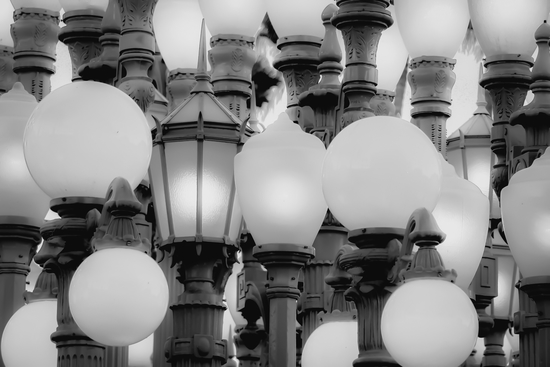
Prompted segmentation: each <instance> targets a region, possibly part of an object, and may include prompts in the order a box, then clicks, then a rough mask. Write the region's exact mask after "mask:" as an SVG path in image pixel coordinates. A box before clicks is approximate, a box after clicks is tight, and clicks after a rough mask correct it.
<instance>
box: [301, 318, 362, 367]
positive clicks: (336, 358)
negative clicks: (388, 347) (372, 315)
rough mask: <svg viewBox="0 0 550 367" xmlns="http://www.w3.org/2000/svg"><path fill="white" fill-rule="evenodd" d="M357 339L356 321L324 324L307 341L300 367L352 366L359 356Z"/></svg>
mask: <svg viewBox="0 0 550 367" xmlns="http://www.w3.org/2000/svg"><path fill="white" fill-rule="evenodd" d="M335 336H337V337H335ZM357 339H358V338H357V320H351V319H350V320H348V321H344V320H338V321H329V322H325V323H323V324H321V325H320V326H319V327H318V328H316V329H315V330H314V331H313V333H312V334H311V335H310V336H309V338H308V339H307V342H306V345H305V346H304V349H303V351H302V366H303V367H334V366H352V365H353V361H354V360H355V359H356V358H357V356H358V355H359V347H358V344H357Z"/></svg>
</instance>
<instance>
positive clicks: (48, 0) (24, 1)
mask: <svg viewBox="0 0 550 367" xmlns="http://www.w3.org/2000/svg"><path fill="white" fill-rule="evenodd" d="M4 1H5V0H4ZM11 3H12V5H13V8H14V9H21V8H39V9H46V10H49V11H57V12H58V11H60V10H61V5H60V4H59V0H11Z"/></svg>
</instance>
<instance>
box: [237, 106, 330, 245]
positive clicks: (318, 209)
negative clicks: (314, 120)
mask: <svg viewBox="0 0 550 367" xmlns="http://www.w3.org/2000/svg"><path fill="white" fill-rule="evenodd" d="M324 155H325V146H324V145H323V143H322V142H321V140H319V139H318V138H316V137H314V136H313V135H310V134H307V133H305V132H303V131H302V129H301V128H300V127H299V126H298V125H297V124H294V123H293V122H292V121H291V120H290V118H289V117H288V115H287V114H286V113H284V112H283V113H281V114H280V115H279V118H278V119H277V121H275V122H274V123H273V124H271V125H270V126H269V127H268V128H267V129H266V130H265V131H264V132H263V133H262V134H259V135H256V136H254V137H252V138H251V139H249V140H248V141H247V143H246V144H245V145H244V147H243V150H242V151H241V152H240V153H239V154H237V156H236V157H235V183H236V187H237V195H238V197H239V202H240V204H241V208H242V212H243V217H244V220H245V221H246V224H247V227H248V229H249V230H250V232H251V233H252V235H253V236H254V239H255V241H256V244H258V245H263V244H271V243H287V244H295V245H303V246H311V245H312V244H313V241H314V239H315V236H316V235H317V232H318V231H319V228H320V226H321V224H322V222H323V219H324V217H325V214H326V211H327V204H326V203H325V200H324V198H323V191H322V188H321V172H322V166H323V158H324Z"/></svg>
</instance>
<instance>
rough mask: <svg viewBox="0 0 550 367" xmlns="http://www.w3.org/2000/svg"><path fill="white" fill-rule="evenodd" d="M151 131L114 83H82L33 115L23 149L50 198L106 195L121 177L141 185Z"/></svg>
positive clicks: (54, 96)
mask: <svg viewBox="0 0 550 367" xmlns="http://www.w3.org/2000/svg"><path fill="white" fill-rule="evenodd" d="M151 151H152V140H151V132H150V131H149V125H148V124H147V119H146V118H145V115H144V114H143V112H142V111H141V110H140V108H139V107H138V106H137V104H136V103H135V102H134V101H133V100H132V99H131V98H130V97H128V95H126V94H125V93H124V92H122V91H121V90H119V89H117V88H114V87H112V86H109V85H106V84H103V83H97V82H89V81H83V82H78V83H70V84H67V85H64V86H63V87H61V88H58V89H56V90H54V91H53V92H52V93H50V94H48V95H47V96H46V97H45V98H44V99H43V100H42V101H41V102H40V103H39V105H38V107H37V108H36V109H35V110H34V112H33V114H32V115H31V117H30V119H29V122H28V123H27V127H26V129H25V136H24V152H25V159H26V161H27V166H28V168H29V171H30V172H31V175H32V177H33V178H34V180H35V181H36V183H37V184H38V186H40V188H41V189H42V190H44V192H45V193H46V194H48V195H49V196H50V197H51V198H53V199H55V198H65V197H71V196H78V197H95V198H104V197H105V193H106V192H107V188H108V187H109V185H110V183H111V182H112V181H113V179H114V178H116V177H119V176H120V177H123V178H125V179H126V180H128V182H129V183H130V185H131V186H132V188H135V187H137V185H138V184H139V183H140V182H141V179H142V178H143V177H144V176H145V174H146V172H147V168H148V166H149V161H150V159H151Z"/></svg>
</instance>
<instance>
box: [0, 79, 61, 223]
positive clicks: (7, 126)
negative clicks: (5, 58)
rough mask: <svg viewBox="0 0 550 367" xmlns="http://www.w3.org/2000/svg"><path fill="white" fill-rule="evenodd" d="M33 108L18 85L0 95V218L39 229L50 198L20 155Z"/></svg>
mask: <svg viewBox="0 0 550 367" xmlns="http://www.w3.org/2000/svg"><path fill="white" fill-rule="evenodd" d="M37 105H38V102H36V98H34V97H33V96H32V95H30V94H29V93H27V92H26V91H25V88H23V85H22V84H21V83H19V82H17V83H15V84H14V86H13V88H12V89H11V90H10V91H9V92H8V93H6V94H4V95H2V96H0V131H1V132H2V133H1V134H0V187H1V188H2V205H0V218H2V217H11V218H12V220H13V219H15V220H17V221H19V222H21V223H22V224H23V222H25V223H24V224H30V225H34V226H37V227H39V226H41V225H42V224H43V222H44V217H45V216H46V213H47V212H48V208H49V204H50V198H49V197H48V196H47V195H46V194H45V193H44V192H43V191H42V190H41V189H40V187H38V186H37V185H36V182H34V180H33V178H32V176H31V174H30V173H29V169H28V168H27V164H26V163H25V155H24V153H23V133H24V131H25V125H26V124H27V120H28V119H29V116H30V115H31V114H32V112H33V111H34V109H35V108H36V106H37ZM14 217H17V218H14ZM0 221H2V219H0Z"/></svg>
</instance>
